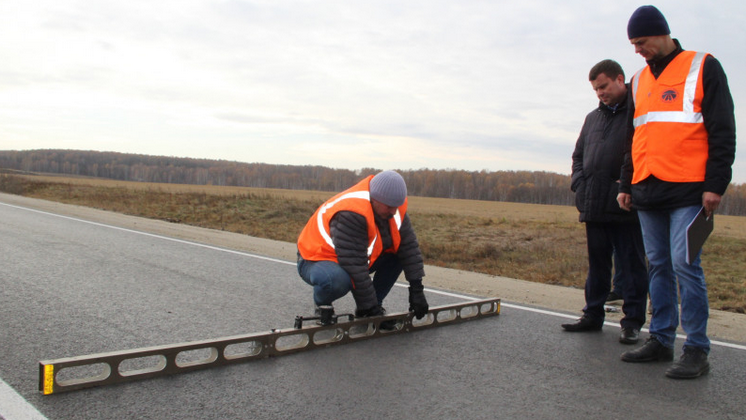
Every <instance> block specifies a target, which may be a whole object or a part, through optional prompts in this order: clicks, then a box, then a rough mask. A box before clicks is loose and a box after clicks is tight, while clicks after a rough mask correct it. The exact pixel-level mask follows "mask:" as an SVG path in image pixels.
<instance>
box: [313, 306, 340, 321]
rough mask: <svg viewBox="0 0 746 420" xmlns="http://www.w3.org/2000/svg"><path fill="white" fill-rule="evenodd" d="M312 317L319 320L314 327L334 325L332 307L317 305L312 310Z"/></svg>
mask: <svg viewBox="0 0 746 420" xmlns="http://www.w3.org/2000/svg"><path fill="white" fill-rule="evenodd" d="M313 312H314V315H315V316H316V317H317V318H319V319H318V320H317V321H316V325H324V326H325V325H332V324H335V323H336V320H335V319H334V307H333V306H332V305H317V306H316V308H315V309H314V311H313Z"/></svg>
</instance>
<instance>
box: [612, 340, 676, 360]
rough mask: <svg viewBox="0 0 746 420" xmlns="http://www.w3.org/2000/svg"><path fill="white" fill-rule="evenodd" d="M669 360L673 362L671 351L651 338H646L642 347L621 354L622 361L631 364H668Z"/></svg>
mask: <svg viewBox="0 0 746 420" xmlns="http://www.w3.org/2000/svg"><path fill="white" fill-rule="evenodd" d="M671 360H673V349H669V348H668V347H666V346H664V345H663V344H661V342H660V341H658V339H656V338H655V337H653V336H651V337H650V338H648V340H647V341H646V342H645V344H643V345H642V347H638V348H636V349H634V350H630V351H628V352H625V353H623V354H622V361H624V362H631V363H644V362H655V361H661V362H670V361H671Z"/></svg>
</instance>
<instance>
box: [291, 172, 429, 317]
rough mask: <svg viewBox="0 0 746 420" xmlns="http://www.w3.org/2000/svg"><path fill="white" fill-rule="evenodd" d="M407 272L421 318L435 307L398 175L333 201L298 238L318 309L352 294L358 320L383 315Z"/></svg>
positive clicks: (383, 176)
mask: <svg viewBox="0 0 746 420" xmlns="http://www.w3.org/2000/svg"><path fill="white" fill-rule="evenodd" d="M402 271H404V275H405V277H406V279H407V281H408V282H409V304H410V310H411V311H413V312H414V314H415V316H416V317H417V318H418V319H420V318H422V317H424V316H425V314H427V312H428V309H429V307H428V303H427V300H426V299H425V294H424V287H423V285H422V278H423V277H424V276H425V270H424V265H423V260H422V254H421V252H420V246H419V243H418V242H417V236H416V235H415V233H414V230H413V229H412V223H411V222H410V220H409V214H407V186H406V184H405V182H404V179H403V178H402V176H401V175H399V174H398V173H397V172H395V171H383V172H381V173H379V174H377V175H376V176H369V177H367V178H365V179H363V180H362V181H360V182H359V183H357V184H356V185H355V186H353V187H351V188H349V189H347V190H345V191H343V192H341V193H339V194H337V195H335V196H334V197H332V198H331V199H329V200H328V201H327V202H325V203H324V204H323V205H321V207H319V209H318V210H316V212H315V213H314V215H313V216H312V217H311V218H310V219H309V221H308V223H307V224H306V226H305V228H304V229H303V231H302V232H301V234H300V236H299V238H298V274H300V276H301V278H302V279H303V280H304V281H305V282H306V283H308V284H310V285H311V286H313V291H314V293H313V299H314V302H315V304H316V305H317V307H318V306H328V305H331V304H332V302H334V301H335V300H337V299H339V298H341V297H342V296H344V295H346V294H347V293H349V292H350V291H352V295H353V298H354V299H355V303H356V306H357V309H356V311H355V315H356V316H360V317H368V316H378V315H383V314H384V312H385V311H384V309H383V306H382V305H383V300H384V299H385V298H386V296H387V295H388V293H389V291H391V288H392V287H393V286H394V283H395V282H396V280H397V279H398V278H399V275H400V274H401V272H402ZM373 273H375V275H374V277H373V278H372V279H371V274H373ZM390 326H391V325H390V323H389V324H384V323H381V328H382V329H385V328H386V327H390Z"/></svg>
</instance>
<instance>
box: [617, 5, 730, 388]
mask: <svg viewBox="0 0 746 420" xmlns="http://www.w3.org/2000/svg"><path fill="white" fill-rule="evenodd" d="M627 33H628V35H629V40H630V42H631V43H632V45H634V47H635V52H636V53H639V54H640V55H641V56H643V57H644V58H645V60H646V61H647V66H645V67H644V68H643V69H642V70H640V71H639V72H638V73H637V74H636V75H635V76H634V77H633V79H632V83H631V86H632V97H633V101H634V106H635V112H634V117H633V118H634V120H633V123H632V124H633V126H634V137H633V140H632V144H631V147H630V148H629V149H628V152H627V156H626V159H625V164H624V166H623V168H622V177H621V184H620V187H619V191H620V193H619V195H618V197H617V201H618V202H619V206H620V207H621V208H623V209H625V210H630V209H631V208H632V207H635V208H636V209H637V210H638V215H639V218H640V225H641V226H642V233H643V240H644V242H645V253H646V255H647V257H648V261H649V275H650V299H651V302H652V306H653V316H652V318H651V320H650V338H648V340H647V341H646V342H645V344H644V345H643V346H642V347H640V348H637V349H635V350H632V351H628V352H626V353H624V354H622V360H623V361H625V362H652V361H671V360H673V356H674V350H673V348H674V340H675V339H676V328H677V327H678V325H679V305H678V297H679V296H678V293H677V290H678V291H679V293H680V294H681V310H680V312H681V313H680V316H681V326H682V328H683V329H684V331H685V332H686V334H687V337H686V341H685V342H684V347H683V354H682V356H681V358H680V359H679V360H678V361H677V362H675V363H673V364H672V365H671V367H670V368H669V369H668V370H667V371H666V376H668V377H670V378H677V379H684V378H696V377H699V376H701V375H704V374H706V373H707V372H709V369H710V364H709V361H708V355H709V352H710V340H709V339H708V338H707V319H708V318H709V306H708V300H707V285H706V283H705V276H704V272H703V270H702V267H701V265H700V255H701V252H700V253H699V254H698V255H697V257H696V258H695V259H694V261H691V262H687V258H686V253H687V249H686V248H687V247H686V230H687V226H688V225H689V223H690V222H691V221H692V220H693V219H694V218H695V216H696V215H697V213H698V212H699V211H700V209H702V208H704V211H705V214H706V215H707V216H710V217H711V216H712V214H713V213H714V212H715V211H716V210H717V208H718V205H719V204H720V199H721V197H722V195H723V194H724V193H725V190H726V188H727V187H728V184H729V183H730V180H731V166H732V165H733V161H734V158H735V151H736V127H735V125H736V123H735V114H734V107H733V99H732V97H731V94H730V89H729V88H728V81H727V79H726V76H725V72H724V71H723V68H722V67H721V65H720V62H719V61H718V60H716V59H715V58H714V57H713V56H711V55H709V54H707V53H699V52H694V51H685V50H683V49H682V48H681V44H680V43H679V41H678V40H676V39H672V38H671V35H670V33H671V31H670V29H669V27H668V22H666V19H665V17H663V14H662V13H661V12H660V11H659V10H658V9H656V8H655V7H653V6H642V7H640V8H638V9H637V10H636V11H635V12H634V13H633V14H632V17H631V18H630V20H629V23H628V26H627ZM677 283H678V287H677Z"/></svg>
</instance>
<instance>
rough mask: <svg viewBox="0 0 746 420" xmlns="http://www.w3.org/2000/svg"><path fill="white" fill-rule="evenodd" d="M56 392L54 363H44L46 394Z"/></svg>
mask: <svg viewBox="0 0 746 420" xmlns="http://www.w3.org/2000/svg"><path fill="white" fill-rule="evenodd" d="M53 392H54V365H44V395H49V394H51V393H53Z"/></svg>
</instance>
